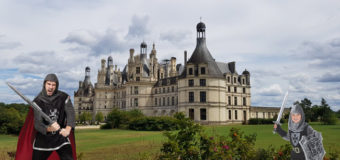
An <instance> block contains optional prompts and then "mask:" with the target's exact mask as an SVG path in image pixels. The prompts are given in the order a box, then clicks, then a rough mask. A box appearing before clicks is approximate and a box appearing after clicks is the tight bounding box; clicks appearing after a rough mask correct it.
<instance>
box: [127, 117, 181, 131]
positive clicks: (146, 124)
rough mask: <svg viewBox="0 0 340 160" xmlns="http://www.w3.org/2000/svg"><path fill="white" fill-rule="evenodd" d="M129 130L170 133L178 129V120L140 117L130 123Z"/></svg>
mask: <svg viewBox="0 0 340 160" xmlns="http://www.w3.org/2000/svg"><path fill="white" fill-rule="evenodd" d="M129 129H132V130H138V131H164V130H166V131H170V130H176V129H178V122H177V119H175V118H172V117H140V118H136V119H134V120H132V121H131V122H130V123H129Z"/></svg>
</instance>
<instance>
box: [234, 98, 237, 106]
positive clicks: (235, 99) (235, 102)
mask: <svg viewBox="0 0 340 160" xmlns="http://www.w3.org/2000/svg"><path fill="white" fill-rule="evenodd" d="M234 104H235V106H237V97H234Z"/></svg>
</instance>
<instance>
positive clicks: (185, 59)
mask: <svg viewBox="0 0 340 160" xmlns="http://www.w3.org/2000/svg"><path fill="white" fill-rule="evenodd" d="M184 65H187V51H186V50H185V51H184Z"/></svg>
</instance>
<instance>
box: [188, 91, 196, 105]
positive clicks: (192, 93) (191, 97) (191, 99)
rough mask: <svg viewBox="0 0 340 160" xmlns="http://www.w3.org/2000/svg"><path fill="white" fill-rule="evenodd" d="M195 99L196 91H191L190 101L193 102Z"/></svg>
mask: <svg viewBox="0 0 340 160" xmlns="http://www.w3.org/2000/svg"><path fill="white" fill-rule="evenodd" d="M194 100H195V99H194V92H189V102H190V103H192V102H194Z"/></svg>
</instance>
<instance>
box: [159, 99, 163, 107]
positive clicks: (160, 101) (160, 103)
mask: <svg viewBox="0 0 340 160" xmlns="http://www.w3.org/2000/svg"><path fill="white" fill-rule="evenodd" d="M160 105H162V99H161V98H159V106H160Z"/></svg>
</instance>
